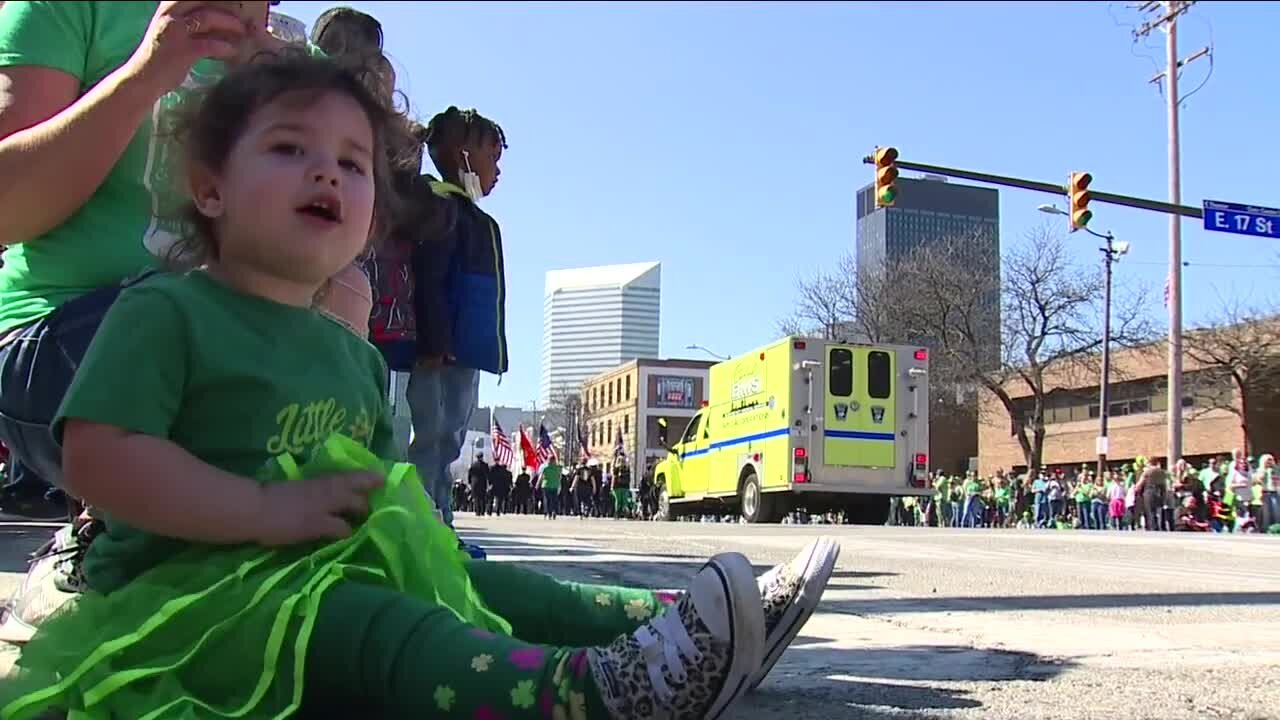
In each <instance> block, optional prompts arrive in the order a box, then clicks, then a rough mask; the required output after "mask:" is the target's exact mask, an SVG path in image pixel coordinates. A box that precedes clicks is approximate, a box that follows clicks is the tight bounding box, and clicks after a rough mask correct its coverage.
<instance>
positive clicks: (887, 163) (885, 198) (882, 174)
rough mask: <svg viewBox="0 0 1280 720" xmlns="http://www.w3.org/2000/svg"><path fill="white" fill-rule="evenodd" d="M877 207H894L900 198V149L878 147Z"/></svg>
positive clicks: (876, 155) (876, 159) (876, 154)
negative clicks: (898, 184) (895, 201)
mask: <svg viewBox="0 0 1280 720" xmlns="http://www.w3.org/2000/svg"><path fill="white" fill-rule="evenodd" d="M874 157H875V161H876V207H878V208H881V207H893V201H894V200H897V199H898V186H897V182H898V165H897V162H898V150H897V149H896V148H891V147H888V148H876V152H875V155H874Z"/></svg>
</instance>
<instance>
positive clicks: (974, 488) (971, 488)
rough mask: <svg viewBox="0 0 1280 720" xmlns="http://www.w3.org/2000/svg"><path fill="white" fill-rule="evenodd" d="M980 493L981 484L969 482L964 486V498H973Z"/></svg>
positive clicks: (974, 481) (975, 481)
mask: <svg viewBox="0 0 1280 720" xmlns="http://www.w3.org/2000/svg"><path fill="white" fill-rule="evenodd" d="M980 492H982V483H980V482H978V481H977V480H970V481H968V482H966V483H965V484H964V494H965V495H966V496H968V497H973V496H974V495H977V494H978V493H980Z"/></svg>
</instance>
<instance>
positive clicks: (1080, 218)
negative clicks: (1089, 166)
mask: <svg viewBox="0 0 1280 720" xmlns="http://www.w3.org/2000/svg"><path fill="white" fill-rule="evenodd" d="M1091 182H1093V176H1092V175H1090V174H1089V173H1087V172H1073V173H1071V176H1070V177H1069V178H1067V196H1068V197H1069V198H1070V201H1071V216H1070V221H1071V231H1072V232H1075V231H1076V230H1083V229H1084V228H1085V226H1086V225H1088V224H1089V221H1090V220H1091V219H1093V211H1091V210H1089V201H1090V200H1092V199H1093V197H1092V196H1091V195H1089V183H1091Z"/></svg>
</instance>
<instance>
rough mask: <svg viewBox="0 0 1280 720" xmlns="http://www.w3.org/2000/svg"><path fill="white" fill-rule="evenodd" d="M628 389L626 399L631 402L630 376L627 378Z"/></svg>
mask: <svg viewBox="0 0 1280 720" xmlns="http://www.w3.org/2000/svg"><path fill="white" fill-rule="evenodd" d="M626 387H627V397H626V399H627V400H631V376H630V375H628V376H627V380H626Z"/></svg>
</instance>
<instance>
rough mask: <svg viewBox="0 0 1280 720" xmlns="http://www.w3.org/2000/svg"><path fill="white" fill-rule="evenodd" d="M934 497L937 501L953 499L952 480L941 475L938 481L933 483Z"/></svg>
mask: <svg viewBox="0 0 1280 720" xmlns="http://www.w3.org/2000/svg"><path fill="white" fill-rule="evenodd" d="M933 490H934V492H933V496H934V498H936V499H937V500H949V499H950V498H951V479H950V478H948V477H947V476H945V475H941V476H939V477H938V479H937V480H934V481H933Z"/></svg>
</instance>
